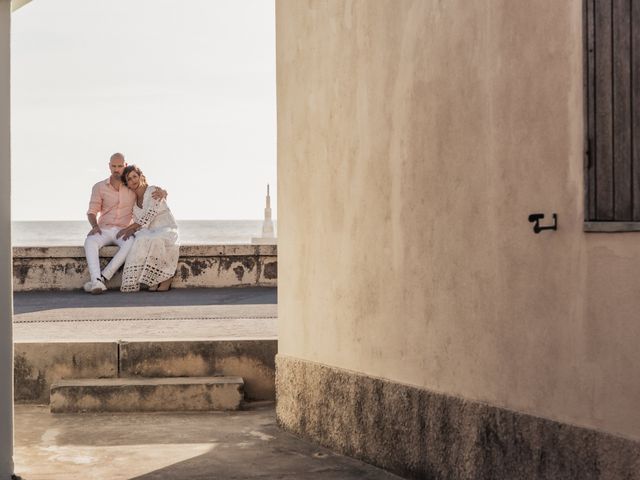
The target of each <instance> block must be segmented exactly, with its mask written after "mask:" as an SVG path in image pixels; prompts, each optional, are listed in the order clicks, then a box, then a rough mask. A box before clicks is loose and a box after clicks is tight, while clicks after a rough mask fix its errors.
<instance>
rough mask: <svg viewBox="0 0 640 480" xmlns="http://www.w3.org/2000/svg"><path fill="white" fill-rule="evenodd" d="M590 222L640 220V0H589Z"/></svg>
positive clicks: (587, 14)
mask: <svg viewBox="0 0 640 480" xmlns="http://www.w3.org/2000/svg"><path fill="white" fill-rule="evenodd" d="M585 39H586V42H587V45H586V87H587V119H586V120H587V141H588V146H587V149H588V150H587V153H588V157H587V209H586V220H587V221H592V222H593V221H609V222H611V221H615V222H638V221H640V0H586V35H585Z"/></svg>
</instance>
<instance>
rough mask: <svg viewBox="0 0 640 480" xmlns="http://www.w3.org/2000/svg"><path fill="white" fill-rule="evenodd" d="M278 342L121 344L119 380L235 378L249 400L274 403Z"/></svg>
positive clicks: (236, 341) (237, 341)
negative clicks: (200, 377) (237, 378)
mask: <svg viewBox="0 0 640 480" xmlns="http://www.w3.org/2000/svg"><path fill="white" fill-rule="evenodd" d="M277 351H278V342H277V340H244V341H243V340H235V341H208V342H169V341H164V342H122V343H121V344H120V364H119V372H120V377H123V378H125V377H197V376H211V375H237V376H240V377H242V378H243V379H244V392H245V396H246V397H247V398H248V399H250V400H275V356H276V353H277Z"/></svg>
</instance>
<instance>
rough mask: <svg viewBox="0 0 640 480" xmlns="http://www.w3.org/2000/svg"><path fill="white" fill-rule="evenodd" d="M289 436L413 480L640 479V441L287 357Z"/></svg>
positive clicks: (282, 411)
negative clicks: (291, 435)
mask: <svg viewBox="0 0 640 480" xmlns="http://www.w3.org/2000/svg"><path fill="white" fill-rule="evenodd" d="M276 395H277V403H276V415H277V420H278V423H279V424H280V426H281V427H282V428H284V429H285V430H287V431H289V432H292V433H294V434H297V435H300V436H302V437H304V438H307V439H311V440H313V441H315V442H318V443H320V444H321V445H323V446H325V447H328V448H330V449H332V450H334V451H337V452H338V453H341V454H343V455H348V456H351V457H355V458H358V459H361V460H364V461H365V462H368V463H371V464H373V465H376V466H378V467H381V468H384V469H386V470H389V471H391V472H394V473H397V474H399V475H401V476H403V477H406V478H415V479H422V478H434V479H440V478H442V479H445V478H447V479H449V478H455V479H458V480H472V479H474V480H475V479H494V478H495V479H503V478H504V479H527V478H535V479H548V480H565V479H566V480H575V479H598V480H605V479H606V480H614V479H622V478H624V479H626V480H638V479H640V442H637V441H633V440H627V439H624V438H620V437H616V436H614V435H610V434H607V433H603V432H599V431H596V430H591V429H587V428H581V427H576V426H573V425H569V424H564V423H559V422H555V421H551V420H547V419H543V418H539V417H534V416H531V415H526V414H522V413H519V412H514V411H510V410H506V409H503V408H498V407H494V406H491V405H485V404H482V403H478V402H473V401H468V400H464V399H461V398H458V397H453V396H448V395H444V394H441V393H435V392H432V391H429V390H424V389H419V388H417V387H412V386H408V385H404V384H399V383H395V382H391V381H387V380H382V379H379V378H374V377H369V376H366V375H362V374H358V373H354V372H349V371H345V370H341V369H337V368H333V367H329V366H325V365H321V364H318V363H314V362H309V361H306V360H301V359H297V358H293V357H288V356H284V355H277V357H276Z"/></svg>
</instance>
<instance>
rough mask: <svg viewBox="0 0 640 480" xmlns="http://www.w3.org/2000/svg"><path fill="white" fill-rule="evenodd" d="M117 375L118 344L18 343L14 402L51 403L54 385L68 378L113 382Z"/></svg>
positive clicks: (16, 347)
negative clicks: (111, 380) (52, 385)
mask: <svg viewBox="0 0 640 480" xmlns="http://www.w3.org/2000/svg"><path fill="white" fill-rule="evenodd" d="M117 375H118V344H117V343H115V342H93V343H71V342H63V343H16V344H15V345H14V399H15V401H16V402H17V403H41V404H46V403H48V402H49V388H50V386H51V384H52V383H54V382H56V381H57V380H61V379H68V378H113V377H116V376H117Z"/></svg>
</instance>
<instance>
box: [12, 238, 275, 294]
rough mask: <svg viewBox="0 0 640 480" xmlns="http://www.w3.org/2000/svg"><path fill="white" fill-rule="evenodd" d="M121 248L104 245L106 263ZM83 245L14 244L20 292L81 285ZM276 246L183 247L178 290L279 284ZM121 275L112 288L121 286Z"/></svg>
mask: <svg viewBox="0 0 640 480" xmlns="http://www.w3.org/2000/svg"><path fill="white" fill-rule="evenodd" d="M115 252H116V247H104V248H102V249H101V251H100V254H101V260H100V261H101V262H102V266H103V267H104V266H105V265H106V264H107V263H108V262H109V260H110V259H111V257H112V256H113V255H114V253H115ZM88 275H89V274H88V269H87V262H86V259H85V256H84V249H83V248H82V247H13V288H14V290H15V291H18V292H20V291H31V290H71V289H80V288H82V286H83V285H84V283H85V282H86V281H87V280H88ZM277 279H278V266H277V246H276V245H183V246H181V247H180V260H179V262H178V267H177V271H176V277H175V280H174V281H173V283H172V287H174V288H192V287H216V288H221V287H246V286H271V287H273V286H276V285H277ZM120 282H121V275H120V273H118V274H117V275H116V276H114V277H113V278H112V279H111V281H109V285H108V287H109V288H110V289H117V288H119V286H120Z"/></svg>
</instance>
